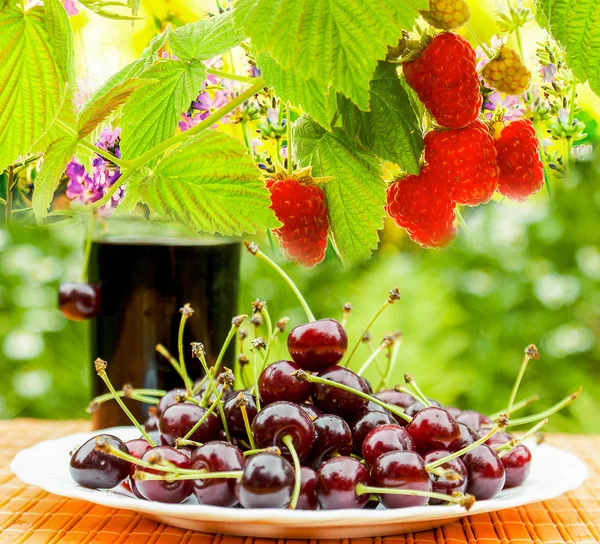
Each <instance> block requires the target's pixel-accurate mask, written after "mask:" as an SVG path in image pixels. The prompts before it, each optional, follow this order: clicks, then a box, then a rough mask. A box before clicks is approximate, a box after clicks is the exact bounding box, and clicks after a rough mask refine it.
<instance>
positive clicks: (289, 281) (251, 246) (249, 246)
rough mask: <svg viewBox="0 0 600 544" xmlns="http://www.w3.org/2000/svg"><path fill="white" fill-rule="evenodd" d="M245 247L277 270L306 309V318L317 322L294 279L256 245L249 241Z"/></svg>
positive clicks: (245, 242)
mask: <svg viewBox="0 0 600 544" xmlns="http://www.w3.org/2000/svg"><path fill="white" fill-rule="evenodd" d="M244 245H245V246H246V249H248V251H249V252H250V253H252V255H255V256H256V257H258V258H259V259H260V260H261V261H264V262H265V263H267V264H268V265H269V266H270V267H271V268H273V270H275V271H276V272H277V273H278V274H279V275H280V276H281V278H282V279H283V280H284V281H285V282H286V283H287V284H288V286H289V287H290V289H291V290H292V291H293V292H294V294H295V295H296V298H297V299H298V302H300V305H301V306H302V308H303V309H304V312H305V313H306V317H307V318H308V320H309V321H310V322H311V323H312V322H313V321H316V319H315V316H314V314H313V313H312V311H311V309H310V307H309V306H308V304H307V303H306V300H304V297H303V296H302V293H301V292H300V289H298V287H296V284H295V283H294V282H293V280H292V278H290V277H289V276H288V275H287V274H286V273H285V272H284V271H283V269H282V268H281V267H280V266H279V265H277V264H276V263H275V262H274V261H272V260H271V259H270V258H269V257H267V256H266V255H265V254H264V253H263V252H262V251H261V250H260V248H259V247H258V246H257V245H256V244H251V243H250V242H248V241H244Z"/></svg>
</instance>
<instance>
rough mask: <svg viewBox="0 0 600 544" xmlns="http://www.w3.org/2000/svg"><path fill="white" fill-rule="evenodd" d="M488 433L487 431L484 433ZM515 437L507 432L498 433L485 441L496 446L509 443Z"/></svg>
mask: <svg viewBox="0 0 600 544" xmlns="http://www.w3.org/2000/svg"><path fill="white" fill-rule="evenodd" d="M484 434H487V433H484ZM512 439H513V435H512V434H510V433H507V432H503V433H496V434H493V435H492V436H490V437H489V438H488V439H487V440H486V441H485V443H486V444H487V445H488V446H491V447H492V448H494V446H498V445H500V444H508V443H509V442H510V441H511V440H512Z"/></svg>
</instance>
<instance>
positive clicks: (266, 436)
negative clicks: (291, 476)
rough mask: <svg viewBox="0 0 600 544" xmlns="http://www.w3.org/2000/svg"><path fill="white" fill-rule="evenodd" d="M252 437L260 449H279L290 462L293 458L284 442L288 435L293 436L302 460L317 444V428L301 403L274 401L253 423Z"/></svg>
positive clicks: (295, 446)
mask: <svg viewBox="0 0 600 544" xmlns="http://www.w3.org/2000/svg"><path fill="white" fill-rule="evenodd" d="M252 434H253V435H254V441H255V442H256V447H257V448H268V447H271V446H276V447H278V448H279V449H280V450H281V453H282V455H283V456H284V457H286V459H291V458H292V456H291V454H290V452H289V450H288V447H287V446H286V445H285V444H284V443H283V438H284V437H285V436H286V435H289V436H291V437H292V440H293V444H294V448H295V450H296V453H297V454H298V457H299V458H300V460H301V461H302V460H303V459H304V458H306V456H307V455H308V454H309V453H310V451H311V450H312V447H313V444H314V443H315V427H314V425H313V422H312V421H311V419H310V418H309V417H308V414H307V413H306V412H305V411H304V410H303V409H302V408H300V406H298V405H297V404H292V403H291V402H283V401H280V402H274V403H273V404H269V405H268V406H265V407H264V408H263V409H262V410H261V411H260V412H258V414H257V415H256V417H255V418H254V421H253V422H252Z"/></svg>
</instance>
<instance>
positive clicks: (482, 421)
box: [456, 410, 493, 432]
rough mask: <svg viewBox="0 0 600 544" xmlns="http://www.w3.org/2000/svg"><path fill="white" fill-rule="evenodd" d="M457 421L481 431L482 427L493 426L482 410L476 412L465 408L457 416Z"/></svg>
mask: <svg viewBox="0 0 600 544" xmlns="http://www.w3.org/2000/svg"><path fill="white" fill-rule="evenodd" d="M456 421H458V423H465V424H466V425H468V426H469V427H471V429H473V430H474V431H475V432H477V431H479V430H480V429H481V428H482V427H492V426H493V423H492V421H491V420H490V418H489V417H487V416H486V415H483V414H481V413H480V412H476V411H475V410H463V411H462V412H461V413H460V415H459V416H458V417H457V418H456Z"/></svg>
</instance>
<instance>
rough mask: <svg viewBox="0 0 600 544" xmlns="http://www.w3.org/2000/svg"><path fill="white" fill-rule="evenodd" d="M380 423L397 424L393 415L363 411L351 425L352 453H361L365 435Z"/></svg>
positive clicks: (376, 411) (375, 411)
mask: <svg viewBox="0 0 600 544" xmlns="http://www.w3.org/2000/svg"><path fill="white" fill-rule="evenodd" d="M381 425H398V423H397V422H396V419H395V418H394V416H393V415H391V414H387V413H385V412H381V411H378V410H373V411H372V412H369V411H365V412H363V413H362V415H360V416H359V418H358V419H357V420H356V421H355V422H354V423H353V425H352V444H353V447H354V453H356V454H357V455H362V446H363V442H364V440H365V438H366V436H367V435H368V434H369V433H370V432H371V431H372V430H373V429H375V428H376V427H380V426H381Z"/></svg>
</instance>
